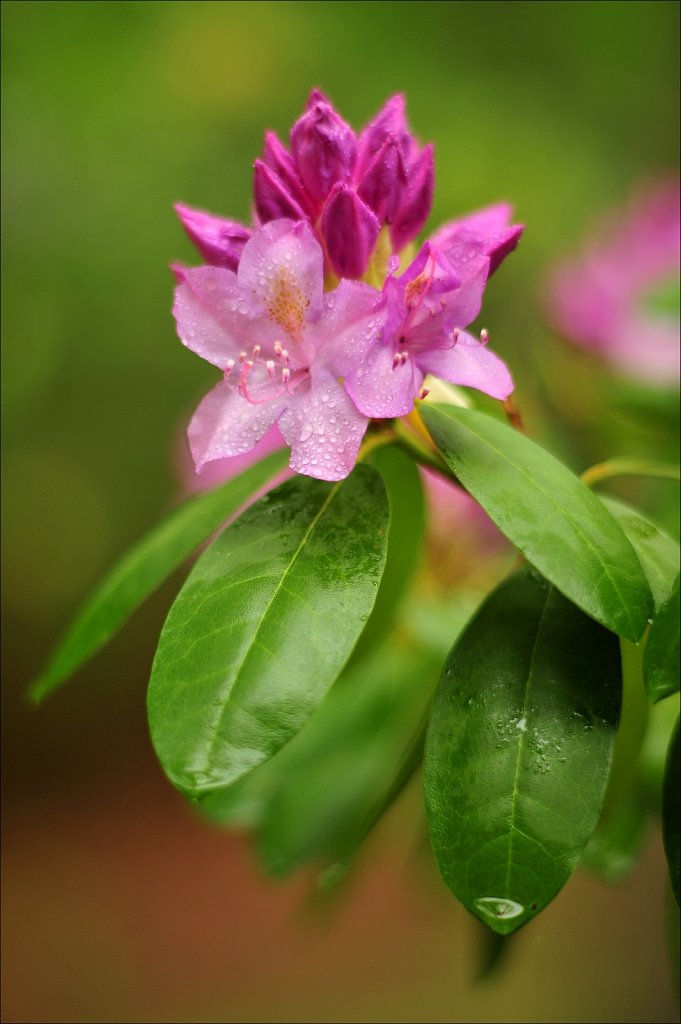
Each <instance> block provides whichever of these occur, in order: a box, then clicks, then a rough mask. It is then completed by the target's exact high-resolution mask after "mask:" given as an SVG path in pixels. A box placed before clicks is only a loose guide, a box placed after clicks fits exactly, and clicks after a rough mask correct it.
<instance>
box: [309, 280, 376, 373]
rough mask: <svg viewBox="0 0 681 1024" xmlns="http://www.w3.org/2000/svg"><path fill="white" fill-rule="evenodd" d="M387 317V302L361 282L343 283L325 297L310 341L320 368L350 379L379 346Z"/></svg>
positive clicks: (311, 332)
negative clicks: (374, 347)
mask: <svg viewBox="0 0 681 1024" xmlns="http://www.w3.org/2000/svg"><path fill="white" fill-rule="evenodd" d="M385 316H386V299H385V295H384V293H383V292H379V291H377V289H376V288H372V287H371V286H370V285H368V284H364V283H362V282H360V281H341V283H340V284H339V285H338V287H337V288H336V289H335V290H334V291H332V292H326V293H325V295H324V313H323V314H322V316H321V318H320V320H319V323H318V324H317V325H316V326H315V329H314V332H313V331H310V338H311V339H312V340H313V341H314V342H315V348H316V350H317V359H318V365H320V366H323V367H324V368H326V369H328V370H329V371H330V372H331V373H333V375H334V377H347V375H348V374H350V373H352V372H353V371H354V370H355V369H356V367H358V366H359V365H360V364H361V363H362V362H363V361H364V360H365V359H366V358H367V355H368V353H369V352H370V350H371V349H372V348H373V346H374V345H375V344H376V343H377V341H378V339H379V338H380V335H381V330H382V328H383V324H384V321H385Z"/></svg>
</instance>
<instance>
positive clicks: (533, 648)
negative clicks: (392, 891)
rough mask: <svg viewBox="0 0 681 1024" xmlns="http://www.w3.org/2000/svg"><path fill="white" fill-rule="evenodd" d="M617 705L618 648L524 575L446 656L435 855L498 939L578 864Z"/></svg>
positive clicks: (434, 720) (598, 802)
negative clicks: (497, 934) (496, 933)
mask: <svg viewBox="0 0 681 1024" xmlns="http://www.w3.org/2000/svg"><path fill="white" fill-rule="evenodd" d="M620 693H621V680H620V652H619V643H618V641H617V638H616V637H615V636H614V635H613V634H612V633H610V632H608V631H607V630H605V629H603V628H602V627H601V626H599V625H598V624H597V623H596V622H594V621H593V619H591V618H588V617H587V616H586V615H584V614H583V613H582V612H581V611H580V610H579V609H578V608H576V607H575V606H574V605H573V604H571V603H570V602H569V601H567V600H565V598H564V597H562V595H561V594H559V593H558V592H557V591H556V590H555V589H554V588H552V587H550V586H548V585H547V584H546V582H545V581H543V580H541V579H539V578H537V576H536V575H535V574H534V573H532V572H529V571H524V572H521V573H519V574H517V575H516V576H513V577H512V578H511V579H509V580H507V581H506V582H504V583H503V584H502V585H501V586H500V587H499V588H498V589H497V590H496V591H495V592H494V593H493V594H492V595H491V596H490V597H489V598H488V600H487V601H486V602H485V604H484V605H483V606H482V608H481V609H480V611H479V612H478V614H477V615H476V616H475V618H474V619H473V621H472V622H471V623H470V624H469V626H468V627H467V628H466V629H465V631H464V633H463V635H462V636H461V638H460V640H459V642H458V643H457V644H456V645H455V647H454V649H453V650H452V652H451V654H450V656H449V658H448V661H447V663H446V665H445V669H444V674H443V676H442V679H441V681H440V686H439V689H438V693H437V696H436V698H435V702H434V705H433V711H432V713H431V718H430V726H429V730H428V736H427V741H426V753H425V793H426V808H427V811H428V819H429V828H430V835H431V844H432V847H433V850H434V852H435V857H436V859H437V862H438V865H439V867H440V871H441V873H442V875H443V877H444V879H445V881H446V883H447V885H448V886H449V887H450V889H451V890H452V892H453V893H454V894H455V895H456V896H457V897H458V898H459V899H460V900H461V902H462V903H463V904H464V905H465V906H466V907H467V908H468V910H470V911H471V912H472V913H473V914H475V915H476V916H477V917H479V918H480V920H481V921H483V922H484V923H485V924H487V925H489V926H490V927H491V928H492V929H494V931H497V932H499V933H500V934H508V933H510V932H512V931H514V930H515V929H516V928H518V927H520V926H521V925H523V924H525V923H526V922H527V921H528V920H529V919H530V918H532V917H533V916H534V915H535V914H536V913H538V911H540V910H541V909H542V908H543V907H545V906H546V904H547V903H549V901H550V900H552V899H553V897H554V896H555V895H556V893H557V892H558V890H559V889H560V888H561V886H562V885H564V883H565V882H566V881H567V879H568V878H569V876H570V874H571V873H572V871H573V870H574V868H575V866H576V865H577V862H578V861H579V858H580V855H581V852H582V850H583V848H584V846H585V844H586V842H587V841H588V839H589V837H590V836H591V834H592V832H593V831H594V829H595V827H596V824H597V822H598V819H599V815H600V811H601V806H602V802H603V795H604V792H605V787H606V782H607V778H608V771H609V767H610V759H611V756H612V747H613V741H614V737H615V730H616V727H617V721H618V716H619V708H620Z"/></svg>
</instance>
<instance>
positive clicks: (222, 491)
mask: <svg viewBox="0 0 681 1024" xmlns="http://www.w3.org/2000/svg"><path fill="white" fill-rule="evenodd" d="M287 458H288V453H287V452H285V451H280V452H275V453H274V454H272V455H269V456H268V457H267V458H265V459H263V461H262V462H259V463H258V464H257V465H255V466H252V467H251V468H250V469H248V470H246V472H245V473H242V474H241V476H238V477H234V478H233V479H232V480H229V481H228V482H227V483H225V484H222V485H221V486H219V487H216V488H215V489H214V490H211V491H207V492H206V493H204V494H200V495H198V496H197V497H195V498H192V499H191V500H190V501H187V502H186V503H185V504H184V505H182V506H181V507H180V508H178V509H177V510H176V511H175V512H173V513H172V514H171V515H170V516H168V518H167V519H166V520H164V522H162V523H161V524H160V525H159V526H157V527H156V528H155V529H154V530H152V531H151V533H148V534H147V535H146V536H145V537H143V538H142V540H141V541H139V542H138V543H137V544H136V545H135V546H134V547H133V548H132V549H131V550H130V551H129V552H128V553H127V554H126V555H124V556H123V558H122V559H121V561H120V562H119V563H118V564H117V565H116V566H115V568H114V569H113V570H112V571H111V572H110V573H109V574H108V576H107V577H106V578H105V579H104V581H103V582H102V583H101V584H100V586H99V587H98V588H97V590H96V591H95V592H94V594H93V595H92V597H91V598H90V599H89V600H88V601H87V603H86V604H85V605H84V607H83V608H82V609H81V611H80V613H79V614H78V616H77V617H76V619H75V620H74V622H73V625H72V626H71V628H70V629H69V631H68V632H67V633H66V635H65V637H64V639H63V640H62V642H61V644H60V645H59V647H58V648H57V650H56V651H55V652H54V654H53V655H52V658H51V659H50V661H49V663H48V665H47V667H46V668H45V670H44V671H43V673H42V674H41V675H40V677H39V678H38V679H37V680H36V681H35V682H34V683H33V685H32V687H31V689H30V691H29V692H30V696H31V697H32V698H33V699H34V700H42V698H43V697H45V696H46V695H47V694H48V693H51V692H52V690H54V689H56V688H57V686H59V684H60V683H62V682H63V681H64V680H65V679H67V678H68V676H70V675H71V674H72V673H73V672H75V671H76V669H77V668H79V667H80V666H81V665H82V664H83V663H84V662H85V661H87V659H88V658H90V657H92V655H93V654H95V652H96V651H97V650H99V648H100V647H102V646H103V645H104V644H105V643H106V642H107V640H109V639H110V638H111V637H112V636H113V635H114V633H116V632H117V630H118V629H119V628H120V627H121V626H122V625H123V623H124V622H125V621H126V619H127V618H128V617H129V616H130V615H131V614H132V612H133V611H134V610H135V609H136V608H137V607H138V606H139V605H140V604H142V602H143V601H145V600H146V598H147V597H149V595H150V594H152V593H153V592H154V590H156V589H157V587H159V586H160V585H161V584H162V583H163V582H164V580H166V579H167V578H168V577H169V576H170V575H171V573H172V572H174V571H175V569H177V568H178V567H179V566H180V565H181V564H182V563H183V562H184V560H185V559H186V558H187V557H188V556H189V555H190V554H191V553H192V551H194V549H195V548H197V547H198V546H199V544H201V543H202V542H203V541H204V540H206V539H207V538H208V537H210V535H211V534H212V533H214V531H215V530H217V529H218V528H219V527H220V526H221V525H222V524H223V523H224V522H225V521H226V520H227V519H229V518H230V516H232V515H234V513H235V512H236V511H237V510H238V509H239V508H240V506H242V505H243V504H244V503H245V502H246V501H247V500H248V499H249V498H250V497H251V495H253V494H254V493H255V492H256V491H258V490H260V488H261V487H262V486H263V485H264V484H266V483H267V481H268V480H271V479H272V478H273V476H274V475H275V474H276V473H278V472H279V471H280V470H281V469H283V467H284V466H285V465H286V461H287Z"/></svg>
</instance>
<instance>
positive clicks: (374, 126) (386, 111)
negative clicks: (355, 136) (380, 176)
mask: <svg viewBox="0 0 681 1024" xmlns="http://www.w3.org/2000/svg"><path fill="white" fill-rule="evenodd" d="M404 106H405V104H404V96H403V95H402V94H401V93H397V95H395V96H391V97H390V99H389V100H388V101H387V103H385V104H384V105H383V106H382V107H381V109H380V110H379V112H378V114H377V115H376V117H375V118H374V119H373V121H370V122H369V124H368V125H367V126H366V128H365V129H364V130H363V131H362V133H361V135H360V137H359V142H358V143H357V171H356V173H357V177H358V178H360V177H363V175H364V174H365V173H366V170H367V168H368V166H369V164H370V163H371V161H372V159H373V157H374V156H375V154H376V153H378V151H379V149H381V147H382V146H383V145H384V143H385V141H386V139H388V138H392V139H394V140H396V142H397V145H398V147H399V149H400V151H402V150H405V152H406V148H408V147H405V144H406V141H407V139H411V135H410V132H409V128H408V127H407V120H406V118H405V115H404Z"/></svg>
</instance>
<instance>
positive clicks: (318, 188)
mask: <svg viewBox="0 0 681 1024" xmlns="http://www.w3.org/2000/svg"><path fill="white" fill-rule="evenodd" d="M313 95H316V90H315V91H314V92H313ZM320 95H321V94H320ZM310 99H312V97H310ZM356 149H357V147H356V141H355V133H354V132H353V130H352V128H351V127H350V126H349V125H348V124H346V123H345V121H344V120H343V119H342V118H341V117H340V116H339V115H338V114H337V113H336V111H335V110H334V109H333V107H332V106H331V104H330V103H327V101H326V100H324V99H318V100H317V101H316V102H315V103H313V105H312V106H311V107H310V108H309V109H308V110H307V111H306V112H305V113H304V114H303V116H302V117H300V118H299V119H298V120H297V121H296V123H295V124H294V126H293V128H292V129H291V153H292V154H293V159H294V161H295V164H296V167H297V168H298V173H299V174H300V177H301V180H302V182H303V185H304V187H305V191H306V192H307V194H308V196H309V197H310V199H311V200H312V202H313V203H315V205H316V207H317V208H319V207H320V206H321V205H322V203H323V202H324V200H325V199H326V197H327V196H328V195H329V193H330V191H331V189H332V188H333V186H334V185H335V184H336V182H338V181H345V180H346V179H347V178H348V177H349V176H350V175H351V174H352V171H353V169H354V166H355V157H356Z"/></svg>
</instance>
